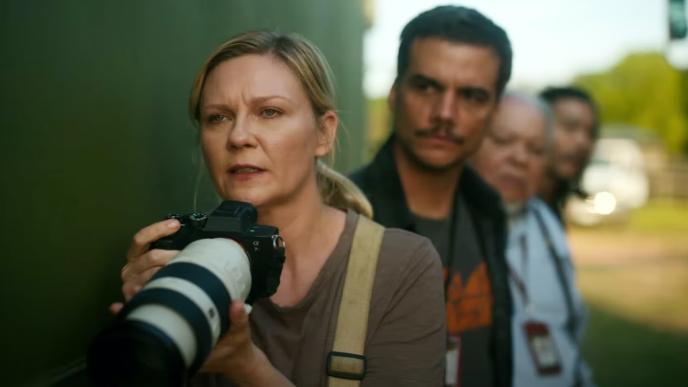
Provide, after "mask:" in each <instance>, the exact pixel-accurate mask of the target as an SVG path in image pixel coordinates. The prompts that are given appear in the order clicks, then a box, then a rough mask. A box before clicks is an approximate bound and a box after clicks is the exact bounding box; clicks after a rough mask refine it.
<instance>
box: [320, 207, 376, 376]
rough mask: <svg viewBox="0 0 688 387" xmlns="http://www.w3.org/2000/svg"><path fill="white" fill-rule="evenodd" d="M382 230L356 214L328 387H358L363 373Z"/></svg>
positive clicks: (329, 369) (329, 365) (328, 361)
mask: <svg viewBox="0 0 688 387" xmlns="http://www.w3.org/2000/svg"><path fill="white" fill-rule="evenodd" d="M384 232H385V228H384V227H382V226H380V225H379V224H377V223H375V222H373V221H372V220H370V219H368V218H366V217H365V216H362V215H359V216H358V222H357V224H356V230H355V231H354V238H353V243H352V245H351V253H350V254H349V263H348V265H347V269H346V278H345V279H344V288H343V291H342V299H341V301H340V303H339V314H338V315H337V326H336V329H335V335H334V344H333V346H332V351H331V352H330V353H329V354H328V356H327V374H328V375H329V376H330V377H329V381H328V385H329V386H330V387H357V386H359V385H360V384H361V380H362V379H363V377H364V376H365V373H366V357H365V355H364V347H365V339H366V333H367V330H368V312H369V310H370V299H371V297H372V293H373V282H374V280H375V271H376V270H377V261H378V256H379V252H380V245H381V244H382V236H383V234H384Z"/></svg>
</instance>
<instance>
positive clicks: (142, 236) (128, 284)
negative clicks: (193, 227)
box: [110, 219, 180, 314]
mask: <svg viewBox="0 0 688 387" xmlns="http://www.w3.org/2000/svg"><path fill="white" fill-rule="evenodd" d="M179 227H180V223H179V221H178V220H176V219H167V220H163V221H161V222H157V223H153V224H151V225H150V226H148V227H144V228H142V229H141V230H139V232H137V233H136V235H134V238H133V239H132V242H131V245H130V246H129V251H128V252H127V263H126V265H124V267H123V268H122V273H121V276H122V294H123V295H124V300H125V302H126V301H129V300H130V299H131V298H132V297H133V296H134V295H135V294H136V293H138V291H139V290H141V288H142V287H143V285H145V284H146V282H148V280H150V279H151V277H153V275H154V274H155V273H156V272H157V271H158V270H160V268H162V267H163V266H165V265H166V264H167V263H168V262H169V261H171V260H172V258H174V257H175V256H176V255H177V253H179V251H178V250H161V249H154V250H150V245H151V243H153V242H155V241H157V240H158V239H160V238H162V237H166V236H168V235H172V234H174V233H175V232H177V230H179ZM122 306H123V303H121V302H115V303H113V304H112V305H110V311H111V312H112V313H114V314H117V313H118V312H119V311H120V310H121V309H122Z"/></svg>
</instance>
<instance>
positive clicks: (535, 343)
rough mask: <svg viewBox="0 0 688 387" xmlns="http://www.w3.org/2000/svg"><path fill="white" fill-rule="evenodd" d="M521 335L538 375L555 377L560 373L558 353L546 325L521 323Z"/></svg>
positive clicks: (530, 322) (532, 322) (534, 322)
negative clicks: (524, 336)
mask: <svg viewBox="0 0 688 387" xmlns="http://www.w3.org/2000/svg"><path fill="white" fill-rule="evenodd" d="M523 333H524V334H525V335H526V342H527V343H528V349H530V355H531V356H532V357H533V364H535V368H536V369H537V371H538V373H539V374H540V375H556V374H558V373H560V372H561V361H560V360H559V352H558V351H557V347H556V345H555V344H554V339H553V338H552V335H551V334H550V333H549V328H547V325H545V324H543V323H541V322H538V321H533V320H531V321H526V322H525V323H523Z"/></svg>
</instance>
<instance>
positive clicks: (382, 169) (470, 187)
mask: <svg viewBox="0 0 688 387" xmlns="http://www.w3.org/2000/svg"><path fill="white" fill-rule="evenodd" d="M394 141H395V136H394V134H392V135H391V136H390V137H389V139H387V141H386V142H385V144H384V145H383V146H382V148H381V149H380V150H379V151H378V153H377V155H376V156H375V158H374V159H373V161H372V163H371V164H370V169H369V172H370V174H369V177H370V180H369V186H370V192H371V194H372V195H371V197H372V198H371V199H372V202H373V203H372V204H373V208H374V209H375V219H377V220H378V221H379V222H381V223H382V224H387V225H390V226H393V227H400V228H405V229H410V230H414V229H415V226H414V219H413V216H412V214H411V212H410V210H409V206H408V203H407V201H406V195H405V194H404V189H403V186H402V185H401V179H400V178H399V172H398V171H397V167H396V163H395V161H394V147H393V145H394ZM459 195H461V196H462V197H463V200H464V201H465V203H466V205H467V207H468V208H469V209H470V210H471V211H473V210H475V211H479V212H487V213H491V214H494V213H499V212H501V208H500V203H501V202H500V198H499V196H498V194H497V193H496V192H495V191H494V190H493V189H492V188H491V187H490V186H488V185H487V184H486V183H485V181H483V179H482V178H481V177H480V176H478V174H477V173H476V172H475V171H474V170H473V168H471V167H470V166H465V167H464V168H463V171H462V172H461V175H460V179H459V185H458V188H457V190H456V193H455V197H454V209H456V203H457V198H458V197H459Z"/></svg>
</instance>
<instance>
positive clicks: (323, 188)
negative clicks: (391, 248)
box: [315, 159, 373, 219]
mask: <svg viewBox="0 0 688 387" xmlns="http://www.w3.org/2000/svg"><path fill="white" fill-rule="evenodd" d="M315 175H316V179H317V181H318V188H319V189H320V196H321V197H322V198H323V201H324V202H325V204H327V205H329V206H332V207H337V208H349V209H352V210H354V211H355V212H358V213H359V214H361V215H363V216H365V217H368V218H371V219H372V218H373V206H372V205H371V204H370V202H369V201H368V199H367V198H366V197H365V195H364V194H363V192H361V190H360V189H359V188H358V187H357V186H356V184H354V182H352V181H351V180H349V179H348V178H347V177H346V176H344V175H342V174H341V173H339V172H337V171H335V170H334V169H332V168H330V166H328V165H327V164H326V163H325V162H324V161H322V160H320V159H318V160H317V161H316V171H315Z"/></svg>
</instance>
